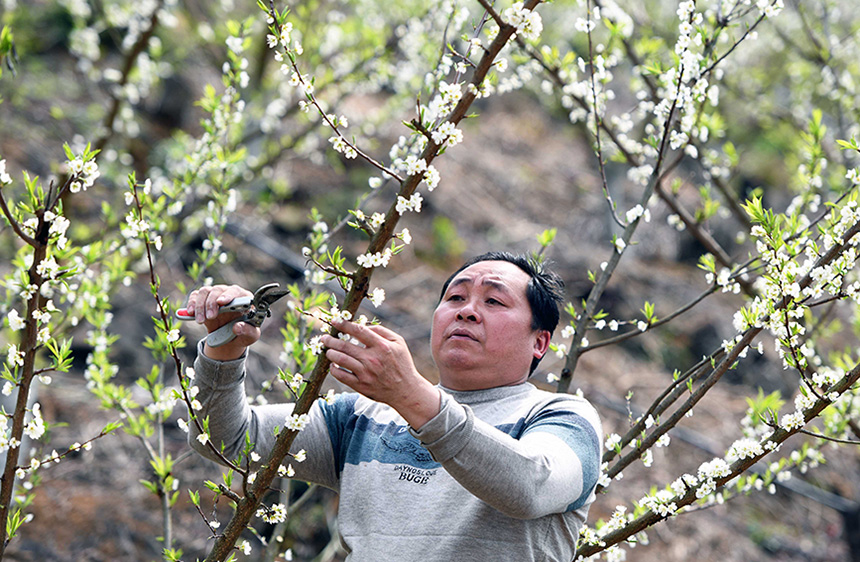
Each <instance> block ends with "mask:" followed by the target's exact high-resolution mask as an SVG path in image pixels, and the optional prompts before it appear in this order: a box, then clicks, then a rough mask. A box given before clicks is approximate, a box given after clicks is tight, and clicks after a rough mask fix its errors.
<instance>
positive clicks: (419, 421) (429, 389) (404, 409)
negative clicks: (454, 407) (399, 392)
mask: <svg viewBox="0 0 860 562" xmlns="http://www.w3.org/2000/svg"><path fill="white" fill-rule="evenodd" d="M425 382H426V384H422V385H420V386H419V387H418V388H417V389H415V392H414V393H413V394H412V395H411V397H410V400H409V402H408V403H406V404H405V405H403V406H401V407H400V408H395V409H396V410H397V411H398V412H399V413H400V415H401V416H403V419H405V420H406V423H408V424H409V425H410V426H411V427H412V428H413V429H420V428H421V427H422V426H424V424H426V423H427V422H429V421H430V420H432V419H433V418H435V417H436V416H437V415H438V414H439V410H440V409H441V407H442V394H441V393H440V392H439V389H438V388H436V387H435V386H433V385H432V384H430V382H429V381H426V379H425Z"/></svg>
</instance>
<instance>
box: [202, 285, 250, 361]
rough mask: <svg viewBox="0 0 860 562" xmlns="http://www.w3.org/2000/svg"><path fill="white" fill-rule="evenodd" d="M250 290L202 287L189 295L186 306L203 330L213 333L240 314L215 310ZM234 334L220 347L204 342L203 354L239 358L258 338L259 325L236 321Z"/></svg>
mask: <svg viewBox="0 0 860 562" xmlns="http://www.w3.org/2000/svg"><path fill="white" fill-rule="evenodd" d="M252 296H254V295H253V293H251V292H250V291H248V290H247V289H243V288H242V287H240V286H238V285H214V286H212V287H201V288H200V289H197V290H195V291H193V292H192V293H191V294H190V295H189V296H188V304H187V305H186V307H185V308H186V309H188V312H189V313H190V314H193V315H194V319H195V320H196V321H197V323H198V324H203V325H204V326H206V331H207V332H208V333H212V332H214V331H215V330H217V329H218V328H220V327H221V326H223V325H224V324H226V323H227V322H230V321H231V320H235V319H236V318H237V317H239V316H241V314H240V313H238V312H233V313H224V314H218V309H219V308H221V307H222V306H224V305H225V304H229V303H230V301H232V300H233V299H235V298H237V297H252ZM233 333H234V334H236V338H235V339H233V340H232V341H230V342H228V343H226V344H224V345H222V346H219V347H210V346H209V344H206V345H204V347H203V353H204V354H205V355H206V357H209V358H210V359H215V360H216V361H230V360H232V359H238V358H239V357H241V356H242V355H243V354H244V353H245V349H246V348H247V347H248V346H249V345H251V344H252V343H254V342H256V341H257V340H258V339H260V328H257V327H256V326H251V325H250V324H246V323H245V322H237V323H236V324H234V325H233Z"/></svg>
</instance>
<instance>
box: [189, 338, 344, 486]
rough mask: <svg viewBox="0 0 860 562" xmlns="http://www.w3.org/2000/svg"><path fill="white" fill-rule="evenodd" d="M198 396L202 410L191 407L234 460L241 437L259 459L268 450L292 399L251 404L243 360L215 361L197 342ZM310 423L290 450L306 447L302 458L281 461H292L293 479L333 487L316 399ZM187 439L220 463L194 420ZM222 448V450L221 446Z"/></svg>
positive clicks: (332, 468) (330, 460) (242, 443)
mask: <svg viewBox="0 0 860 562" xmlns="http://www.w3.org/2000/svg"><path fill="white" fill-rule="evenodd" d="M194 371H195V380H194V384H195V385H196V386H197V387H198V389H199V392H198V394H197V400H198V401H199V402H200V403H201V405H202V409H201V410H199V411H198V412H196V414H197V416H198V417H199V419H201V420H203V419H206V418H208V424H209V425H208V427H209V439H210V441H211V442H212V444H214V445H215V447H216V448H218V449H219V450H222V451H223V454H224V456H225V457H226V458H228V459H231V460H232V459H236V458H237V457H238V456H239V454H240V453H241V452H242V451H243V450H244V448H245V436H246V435H247V436H248V438H249V439H250V442H251V443H253V444H254V448H253V450H254V451H255V452H256V453H257V454H259V455H260V456H261V457H262V458H263V459H264V460H265V459H266V458H267V457H268V455H269V454H270V453H271V451H272V448H273V446H274V444H275V441H276V439H277V435H276V431H277V430H278V429H279V428H283V427H284V425H285V422H286V418H287V416H289V415H290V414H291V413H292V411H293V404H271V405H261V406H250V405H249V404H248V399H247V396H246V393H245V359H244V357H242V358H239V359H236V360H234V361H214V360H212V359H209V358H208V357H206V356H205V355H204V354H203V349H202V344H199V345H198V353H197V359H196V360H195V362H194ZM309 416H310V422H309V423H308V425H307V427H305V429H303V430H302V431H301V432H299V434H298V435H297V436H296V439H295V441H294V442H293V445H292V448H291V450H292V452H297V451H300V450H302V449H305V451H306V453H307V460H305V461H304V462H302V463H298V462H295V461H293V460H292V459H290V458H289V457H287V458H285V459H284V461H283V464H285V465H286V464H292V466H293V468H294V469H295V471H296V475H295V478H297V479H300V480H306V481H309V482H316V483H318V484H321V485H323V486H326V487H329V488H333V489H337V486H338V476H337V473H336V470H335V466H334V462H333V456H332V447H331V440H330V439H329V436H328V429H327V426H326V424H325V420H324V419H323V416H322V412H321V411H320V407H319V404H318V403H315V404H314V406H313V407H312V408H311V411H310V412H309ZM189 426H190V427H189V435H188V443H189V444H190V445H191V447H192V448H193V449H194V450H195V451H197V452H198V453H199V454H201V455H203V456H204V457H206V458H208V459H211V460H214V461H216V462H219V459H218V457H217V455H215V454H214V453H213V452H212V451H211V450H210V449H209V447H208V446H207V445H204V444H203V443H201V442H200V441H199V440H198V439H197V436H198V435H199V432H198V431H197V428H196V425H195V424H189ZM222 447H223V449H222Z"/></svg>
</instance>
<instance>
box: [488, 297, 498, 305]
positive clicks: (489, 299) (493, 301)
mask: <svg viewBox="0 0 860 562" xmlns="http://www.w3.org/2000/svg"><path fill="white" fill-rule="evenodd" d="M487 304H502V301H499V300H496V299H494V298H492V297H490V298H488V299H487Z"/></svg>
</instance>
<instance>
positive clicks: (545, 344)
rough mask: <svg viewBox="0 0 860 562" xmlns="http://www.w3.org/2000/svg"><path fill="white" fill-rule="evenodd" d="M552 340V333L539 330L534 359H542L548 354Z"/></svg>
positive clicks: (536, 336)
mask: <svg viewBox="0 0 860 562" xmlns="http://www.w3.org/2000/svg"><path fill="white" fill-rule="evenodd" d="M551 338H552V336H551V335H550V333H549V332H548V331H546V330H538V331H537V333H536V334H535V347H534V357H536V358H538V359H540V358H542V357H543V356H544V354H546V350H547V349H549V341H550V339H551Z"/></svg>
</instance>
